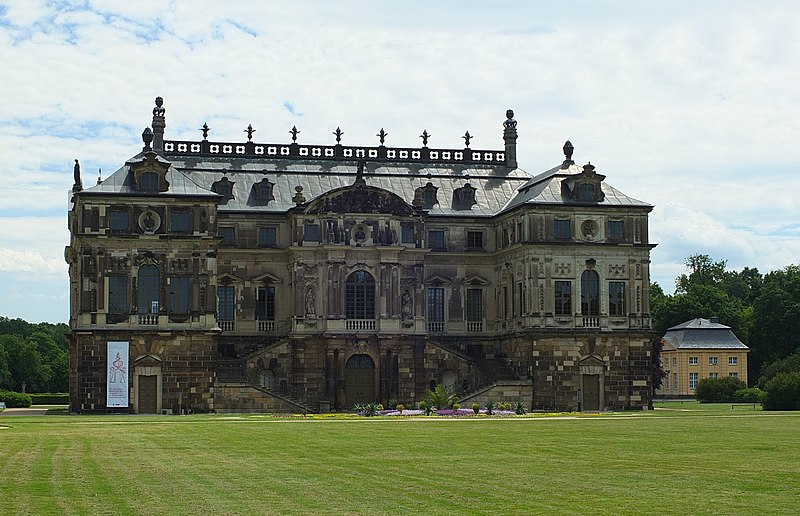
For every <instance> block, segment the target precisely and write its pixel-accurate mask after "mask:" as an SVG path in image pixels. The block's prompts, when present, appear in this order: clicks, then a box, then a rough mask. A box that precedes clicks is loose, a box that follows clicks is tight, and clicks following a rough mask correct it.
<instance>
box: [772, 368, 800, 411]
mask: <svg viewBox="0 0 800 516" xmlns="http://www.w3.org/2000/svg"><path fill="white" fill-rule="evenodd" d="M765 389H766V391H767V395H766V396H765V397H764V403H763V405H764V410H800V372H794V373H780V374H778V375H776V376H775V377H774V378H773V379H771V380H770V381H768V382H767V384H766V386H765Z"/></svg>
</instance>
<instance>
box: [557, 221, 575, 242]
mask: <svg viewBox="0 0 800 516" xmlns="http://www.w3.org/2000/svg"><path fill="white" fill-rule="evenodd" d="M570 236H572V231H571V228H570V221H569V219H555V220H554V221H553V238H556V239H558V240H568V239H569V238H570Z"/></svg>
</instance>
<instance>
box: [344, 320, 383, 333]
mask: <svg viewBox="0 0 800 516" xmlns="http://www.w3.org/2000/svg"><path fill="white" fill-rule="evenodd" d="M345 329H346V330H353V331H362V330H367V331H371V330H375V329H377V322H376V321H375V319H345Z"/></svg>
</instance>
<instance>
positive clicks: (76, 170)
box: [72, 159, 83, 192]
mask: <svg viewBox="0 0 800 516" xmlns="http://www.w3.org/2000/svg"><path fill="white" fill-rule="evenodd" d="M72 176H73V179H74V180H75V183H74V184H73V185H72V191H73V192H80V191H81V190H83V182H82V181H81V164H80V163H79V162H78V160H77V159H76V160H75V166H74V167H73V168H72Z"/></svg>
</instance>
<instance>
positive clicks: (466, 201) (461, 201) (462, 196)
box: [453, 183, 477, 210]
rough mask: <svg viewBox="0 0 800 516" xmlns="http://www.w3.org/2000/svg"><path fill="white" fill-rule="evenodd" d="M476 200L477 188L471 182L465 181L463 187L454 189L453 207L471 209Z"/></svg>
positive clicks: (455, 208)
mask: <svg viewBox="0 0 800 516" xmlns="http://www.w3.org/2000/svg"><path fill="white" fill-rule="evenodd" d="M473 204H477V202H475V188H473V187H472V185H470V184H469V183H465V184H464V186H462V187H461V188H456V189H455V190H453V209H454V210H469V209H471V208H472V205H473Z"/></svg>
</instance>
